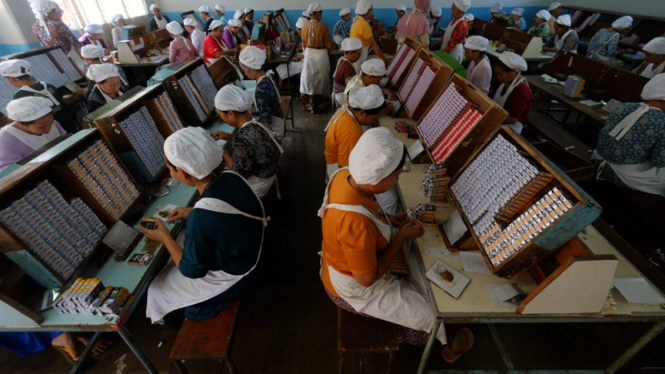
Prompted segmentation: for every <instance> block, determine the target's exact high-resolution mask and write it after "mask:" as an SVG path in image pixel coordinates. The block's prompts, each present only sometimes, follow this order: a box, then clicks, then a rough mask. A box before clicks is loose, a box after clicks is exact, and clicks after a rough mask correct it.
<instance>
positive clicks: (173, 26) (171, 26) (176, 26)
mask: <svg viewBox="0 0 665 374" xmlns="http://www.w3.org/2000/svg"><path fill="white" fill-rule="evenodd" d="M166 29H167V30H168V31H169V32H170V33H171V34H173V35H176V36H177V35H182V33H183V32H184V31H185V30H183V29H182V26H180V23H178V21H171V22H169V23H167V24H166Z"/></svg>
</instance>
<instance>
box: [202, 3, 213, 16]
mask: <svg viewBox="0 0 665 374" xmlns="http://www.w3.org/2000/svg"><path fill="white" fill-rule="evenodd" d="M199 12H201V13H208V14H211V13H212V9H210V7H209V6H207V5H201V6H200V7H199Z"/></svg>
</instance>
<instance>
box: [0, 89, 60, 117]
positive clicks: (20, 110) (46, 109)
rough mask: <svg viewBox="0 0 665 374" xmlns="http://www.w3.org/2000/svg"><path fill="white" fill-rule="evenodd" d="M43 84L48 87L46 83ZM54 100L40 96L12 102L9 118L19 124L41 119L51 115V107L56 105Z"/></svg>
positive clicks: (8, 107)
mask: <svg viewBox="0 0 665 374" xmlns="http://www.w3.org/2000/svg"><path fill="white" fill-rule="evenodd" d="M41 83H42V85H44V87H46V83H43V82H41ZM32 92H37V91H32ZM53 100H55V99H53ZM53 100H50V99H47V98H45V97H38V96H28V97H22V98H20V99H16V100H12V101H10V102H9V104H7V108H6V110H7V117H9V118H11V119H13V120H14V121H19V122H31V121H34V120H36V119H40V118H42V117H44V116H45V115H47V114H49V113H51V111H52V109H51V107H52V106H53V104H54V102H53Z"/></svg>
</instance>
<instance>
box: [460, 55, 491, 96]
mask: <svg viewBox="0 0 665 374" xmlns="http://www.w3.org/2000/svg"><path fill="white" fill-rule="evenodd" d="M481 66H483V67H484V68H487V69H489V71H492V65H491V64H490V60H489V58H487V56H485V57H483V59H482V60H480V62H479V63H478V65H476V63H475V62H474V61H471V63H470V64H469V69H468V70H467V72H466V79H467V80H468V81H469V82H471V83H473V84H474V85H476V87H478V88H479V89H480V90H481V91H482V92H483V93H484V94H485V95H487V94H488V93H489V89H490V87H489V86H490V82H491V80H492V78H491V75H490V79H486V78H485V77H478V76H477V75H478V71H480V70H483V69H479V68H480V67H481ZM481 78H482V79H481Z"/></svg>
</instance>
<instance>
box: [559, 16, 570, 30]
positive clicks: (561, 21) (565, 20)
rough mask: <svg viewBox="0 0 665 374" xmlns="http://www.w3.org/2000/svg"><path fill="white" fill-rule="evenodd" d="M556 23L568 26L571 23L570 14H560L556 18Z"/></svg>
mask: <svg viewBox="0 0 665 374" xmlns="http://www.w3.org/2000/svg"><path fill="white" fill-rule="evenodd" d="M556 23H558V24H559V25H561V26H567V27H570V25H571V20H570V15H568V14H564V15H562V16H559V18H557V19H556Z"/></svg>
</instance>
